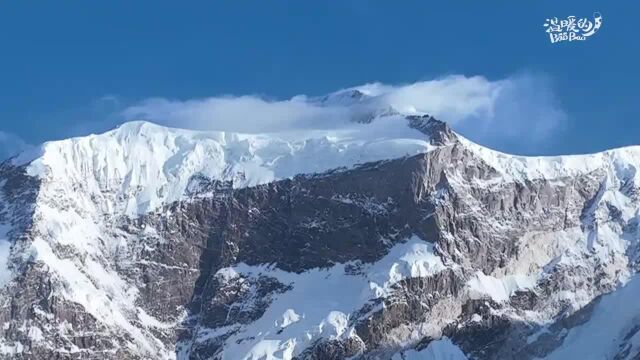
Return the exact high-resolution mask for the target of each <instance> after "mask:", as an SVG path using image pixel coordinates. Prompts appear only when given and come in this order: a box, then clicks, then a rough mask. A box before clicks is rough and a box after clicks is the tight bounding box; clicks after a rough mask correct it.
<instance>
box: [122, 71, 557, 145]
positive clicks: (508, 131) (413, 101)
mask: <svg viewBox="0 0 640 360" xmlns="http://www.w3.org/2000/svg"><path fill="white" fill-rule="evenodd" d="M350 90H358V91H359V92H360V93H362V94H364V95H365V96H363V97H361V98H358V99H353V98H351V97H350V96H349V94H350V92H349V91H350ZM387 107H393V108H394V109H396V110H398V111H400V112H402V113H428V114H431V115H433V116H435V117H436V118H439V119H441V120H444V121H446V122H448V123H449V124H450V125H451V126H452V127H453V128H455V129H456V130H458V131H460V132H461V133H462V134H464V135H465V136H468V137H470V138H471V139H473V140H475V141H478V142H480V143H481V144H484V145H488V146H494V147H498V148H501V149H503V150H513V151H518V150H526V148H528V147H531V146H535V145H539V144H541V143H544V141H546V140H548V139H549V138H550V137H552V136H553V134H554V133H555V131H556V130H558V129H559V128H561V127H562V125H563V123H564V122H565V121H566V114H565V113H564V111H563V110H562V109H561V108H560V106H559V104H558V102H557V101H556V99H555V96H554V93H553V89H552V86H551V84H550V81H549V79H547V78H546V77H545V76H542V75H534V74H521V75H516V76H511V77H508V78H505V79H500V80H488V79H487V78H485V77H482V76H474V77H466V76H462V75H453V76H447V77H443V78H439V79H434V80H429V81H421V82H416V83H413V84H406V85H386V84H381V83H371V84H366V85H362V86H356V87H353V88H350V89H346V90H340V91H338V92H336V93H333V94H330V95H329V96H328V97H325V98H319V97H308V96H306V95H298V96H295V97H293V98H291V99H289V100H269V99H266V98H263V97H260V96H253V95H247V96H223V97H211V98H204V99H194V100H186V101H181V100H169V99H164V98H152V99H147V100H144V101H142V102H140V103H137V104H135V105H133V106H130V107H128V108H126V109H125V110H124V111H123V112H122V113H121V115H122V117H123V118H124V119H125V120H133V119H145V120H151V121H155V122H157V123H160V124H164V125H167V126H174V127H181V128H192V129H201V130H223V131H238V132H249V133H257V132H275V131H283V130H287V129H298V130H299V129H326V128H334V127H340V126H342V125H343V124H348V123H349V119H352V118H353V117H354V116H361V115H362V114H361V113H362V112H363V111H365V112H370V111H371V110H372V109H384V108H387Z"/></svg>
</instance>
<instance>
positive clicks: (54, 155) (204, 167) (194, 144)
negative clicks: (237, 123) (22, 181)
mask: <svg viewBox="0 0 640 360" xmlns="http://www.w3.org/2000/svg"><path fill="white" fill-rule="evenodd" d="M432 148H434V147H433V146H431V145H430V144H429V139H428V138H427V137H426V136H425V134H423V133H421V132H420V131H418V130H415V129H412V128H409V127H408V126H406V120H405V119H404V118H402V117H400V116H390V117H384V118H379V119H377V120H376V121H375V122H373V123H371V124H351V125H350V126H345V127H342V128H340V129H337V130H327V131H305V132H284V133H276V134H264V135H249V134H238V133H226V132H195V131H188V130H179V129H171V128H165V127H161V126H158V125H154V124H152V123H149V122H141V121H139V122H130V123H126V124H124V125H122V126H120V127H119V128H117V129H115V130H112V131H109V132H107V133H104V134H100V135H91V136H87V137H81V138H73V139H68V140H62V141H53V142H49V143H45V144H44V145H42V146H41V147H40V148H38V149H35V150H33V151H30V152H28V153H24V154H22V155H20V156H19V157H17V158H15V159H13V163H14V164H15V165H22V164H27V163H28V164H29V166H28V173H29V174H30V175H35V176H39V177H42V178H43V179H45V180H46V182H47V184H48V191H51V192H53V191H59V192H68V193H70V192H72V191H74V190H73V189H78V190H81V194H82V195H87V196H88V197H89V198H90V201H89V198H86V199H83V200H87V202H84V203H82V204H81V206H82V207H83V208H93V207H95V208H96V211H99V212H100V213H104V214H113V215H116V214H118V215H137V214H143V213H146V212H148V211H151V210H154V209H157V208H158V207H160V206H162V205H163V204H168V203H171V202H173V201H176V200H179V199H182V198H183V196H184V195H185V190H186V189H187V188H188V187H189V185H190V181H191V180H193V178H194V176H204V177H206V178H208V179H212V180H218V181H223V182H228V181H229V182H232V186H233V187H234V188H242V187H247V186H254V185H257V184H264V183H268V182H271V181H274V180H277V179H283V178H289V177H292V176H295V175H297V174H308V173H319V172H324V171H327V170H330V169H336V168H341V167H351V166H353V165H355V164H362V163H366V162H371V161H377V160H383V159H394V158H399V157H403V156H410V155H415V154H418V153H421V152H426V151H429V150H430V149H432ZM54 187H56V188H57V189H54Z"/></svg>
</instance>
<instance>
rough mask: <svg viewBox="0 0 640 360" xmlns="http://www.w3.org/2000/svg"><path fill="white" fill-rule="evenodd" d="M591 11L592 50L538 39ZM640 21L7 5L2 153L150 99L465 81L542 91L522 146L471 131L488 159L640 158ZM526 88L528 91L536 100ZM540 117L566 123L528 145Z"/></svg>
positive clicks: (389, 7) (456, 6) (348, 10)
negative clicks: (636, 150)
mask: <svg viewBox="0 0 640 360" xmlns="http://www.w3.org/2000/svg"><path fill="white" fill-rule="evenodd" d="M594 11H599V12H600V13H601V14H602V15H603V26H602V28H601V29H600V30H599V32H598V33H596V34H595V35H594V36H593V37H591V38H590V39H589V40H587V41H584V42H572V43H559V44H551V43H550V41H549V39H548V37H547V34H546V33H545V32H544V28H543V26H542V25H543V23H544V20H545V19H546V18H548V17H553V16H557V17H566V16H568V15H575V16H577V17H590V16H592V14H593V12H594ZM638 20H640V5H639V3H638V2H637V1H624V0H621V1H611V2H604V1H599V2H596V1H586V0H585V1H562V2H557V1H555V2H554V1H529V2H522V1H511V2H507V1H494V2H477V1H458V2H446V3H435V2H428V1H403V2H397V1H315V2H312V1H277V0H271V1H217V2H213V1H207V2H204V1H203V2H197V1H194V2H189V3H188V4H185V3H178V2H175V1H166V2H165V1H153V2H151V1H148V2H146V1H135V2H125V1H111V2H101V3H97V2H81V1H71V2H65V6H56V4H54V2H46V3H45V2H39V3H35V2H20V1H13V2H8V1H5V2H2V4H0V49H1V50H0V81H1V84H2V86H0V131H1V133H0V152H1V151H2V150H1V147H2V146H5V147H9V148H19V147H21V146H22V143H23V142H24V143H30V144H36V143H40V142H42V141H45V140H50V139H58V138H65V137H69V136H76V135H82V134H86V133H90V132H98V131H103V130H106V129H108V128H110V127H112V126H113V125H114V124H116V123H118V122H121V121H122V120H123V118H122V115H121V114H122V112H123V111H124V110H126V109H127V108H129V107H131V106H135V105H137V104H140V103H144V102H145V101H146V99H149V98H164V99H170V100H180V101H189V100H190V99H204V98H210V97H217V96H223V95H236V96H241V95H256V96H257V97H259V98H263V99H271V100H282V99H289V98H291V97H292V96H295V95H298V94H307V95H310V96H313V95H321V94H325V93H328V92H332V91H335V90H338V89H341V88H346V87H350V86H355V85H360V84H365V83H371V82H382V83H385V84H391V85H397V84H406V83H414V82H419V81H429V80H431V79H438V78H443V77H447V76H450V75H454V74H460V75H465V76H467V77H471V76H481V77H483V78H484V79H487V81H490V82H491V81H501V80H504V79H513V78H516V79H519V78H523V77H524V78H526V79H533V80H527V81H524V82H519V83H518V84H519V85H518V86H516V89H517V90H516V93H517V99H518V100H517V101H518V102H519V103H522V102H524V101H525V100H527V99H530V100H531V103H530V104H529V105H528V106H518V107H515V108H513V109H512V110H511V111H509V112H508V113H507V114H508V115H509V118H512V119H513V120H512V121H513V123H514V124H517V126H514V127H513V128H508V127H509V122H507V121H506V120H503V121H502V122H500V123H499V124H500V128H496V129H495V130H493V131H495V132H497V133H499V132H502V131H508V132H511V133H513V135H511V136H509V137H500V136H498V137H495V138H494V137H486V136H485V137H483V136H479V135H476V132H477V129H476V128H475V127H474V126H472V125H469V124H470V123H466V125H465V126H460V131H462V132H463V133H464V134H465V135H467V136H469V137H470V138H472V139H474V140H477V141H479V142H481V143H482V142H484V143H486V145H490V146H492V147H495V148H498V149H500V150H504V151H508V152H516V153H524V154H561V153H583V152H593V151H598V150H603V149H606V148H611V147H617V146H624V145H630V144H638V143H640V136H638V134H639V133H640V131H639V130H640V123H639V122H638V120H639V119H640V116H639V115H640V109H639V108H638V105H637V103H638V102H639V101H638V100H639V99H640V90H638V83H639V81H640V70H639V64H640V39H638V36H640V34H639V33H638V31H637V27H636V25H635V24H636V23H637V22H638ZM527 84H533V85H532V87H531V89H533V90H526V89H525V88H526V87H527V86H528V85H527ZM540 84H542V85H540ZM523 89H525V90H523ZM513 96H516V95H513ZM505 99H506V100H504V101H506V102H509V101H510V100H509V99H511V98H510V97H508V98H505ZM541 102H542V103H544V104H545V105H544V106H552V107H553V109H555V110H560V111H561V112H562V113H563V116H562V120H561V121H558V122H559V123H558V124H556V125H554V126H553V129H551V130H549V131H547V132H545V133H544V134H543V135H542V136H541V137H542V139H537V140H536V141H535V142H531V141H528V139H529V138H530V135H531V130H530V127H529V125H531V127H535V126H536V123H537V122H539V121H541V117H545V116H546V112H545V113H540V114H538V115H536V116H533V117H532V116H531V113H532V112H535V111H536V109H537V108H538V107H539V104H540V103H541ZM549 103H553V104H552V105H549ZM507 105H508V104H507ZM555 110H554V111H555ZM443 120H445V121H447V120H449V119H446V118H445V119H443ZM171 125H176V126H179V125H181V124H180V122H179V121H177V122H173V123H171ZM188 125H189V124H188V123H185V126H187V127H188ZM485 133H486V129H485ZM539 137H540V136H539ZM3 139H4V140H3ZM2 144H4V145H2Z"/></svg>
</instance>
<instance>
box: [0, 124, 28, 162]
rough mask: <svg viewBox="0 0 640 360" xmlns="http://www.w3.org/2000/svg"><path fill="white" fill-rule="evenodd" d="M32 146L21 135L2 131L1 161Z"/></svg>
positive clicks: (0, 140)
mask: <svg viewBox="0 0 640 360" xmlns="http://www.w3.org/2000/svg"><path fill="white" fill-rule="evenodd" d="M29 147H30V145H29V144H27V143H26V142H24V141H23V140H22V139H21V138H20V137H18V136H16V135H13V134H10V133H7V132H4V131H0V161H3V160H5V159H7V158H9V157H11V156H13V155H15V154H17V153H19V152H21V151H23V150H26V149H28V148H29Z"/></svg>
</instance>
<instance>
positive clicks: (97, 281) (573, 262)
mask: <svg viewBox="0 0 640 360" xmlns="http://www.w3.org/2000/svg"><path fill="white" fill-rule="evenodd" d="M314 101H317V102H318V103H320V104H322V103H327V104H330V103H336V102H337V103H340V104H342V105H344V106H353V107H358V111H357V113H358V114H359V116H358V117H356V118H354V119H353V120H354V121H351V122H350V123H348V124H346V125H345V126H341V127H339V128H336V129H325V130H314V131H300V130H299V131H281V132H278V133H270V134H239V133H228V132H196V131H188V130H179V129H170V128H164V127H161V126H158V125H154V124H152V123H148V122H130V123H126V124H124V125H122V126H120V127H119V128H117V129H114V130H112V131H109V132H107V133H104V134H100V135H91V136H87V137H81V138H73V139H68V140H62V141H54V142H49V143H45V144H43V145H42V146H40V147H38V148H36V149H32V150H29V151H28V152H25V153H22V154H20V155H19V156H17V157H14V158H12V159H10V160H8V161H6V162H4V163H3V164H2V165H0V286H1V290H0V322H2V328H1V330H0V333H1V334H2V337H0V358H3V359H4V358H6V359H232V360H235V359H248V360H258V359H394V360H398V359H465V358H469V359H476V358H477V359H515V358H518V359H534V358H548V359H571V358H574V357H575V356H577V355H576V354H580V355H579V357H580V358H583V359H603V358H611V359H613V358H615V359H632V358H634V357H637V356H640V340H638V335H637V334H636V333H637V332H638V330H639V329H640V309H639V308H638V306H637V305H636V301H634V299H635V296H636V295H638V294H640V293H639V292H638V289H637V288H638V286H640V280H639V279H638V277H637V275H636V273H637V268H638V237H639V233H638V222H639V220H640V217H639V213H638V209H639V208H640V206H639V201H640V198H639V186H638V176H640V175H638V174H637V172H636V167H637V166H640V147H628V148H622V149H616V150H611V151H606V152H603V153H598V154H592V155H576V156H560V157H519V156H512V155H508V154H503V153H498V152H496V151H493V150H490V149H487V148H484V147H482V146H480V145H477V144H474V143H472V142H470V141H469V140H467V139H465V138H463V137H462V136H460V135H458V134H456V133H454V132H453V131H451V130H450V129H449V128H448V127H447V126H446V124H444V123H442V122H440V121H438V120H436V119H433V118H432V117H429V116H426V115H402V114H401V112H402V110H401V111H400V112H399V111H396V109H394V108H390V107H384V108H376V107H375V104H376V102H375V97H374V96H371V94H366V93H364V92H355V91H353V90H351V91H345V92H341V93H336V94H332V95H331V96H328V97H325V98H319V99H316V100H314ZM362 109H364V110H366V111H364V110H362ZM360 115H362V116H360Z"/></svg>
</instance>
